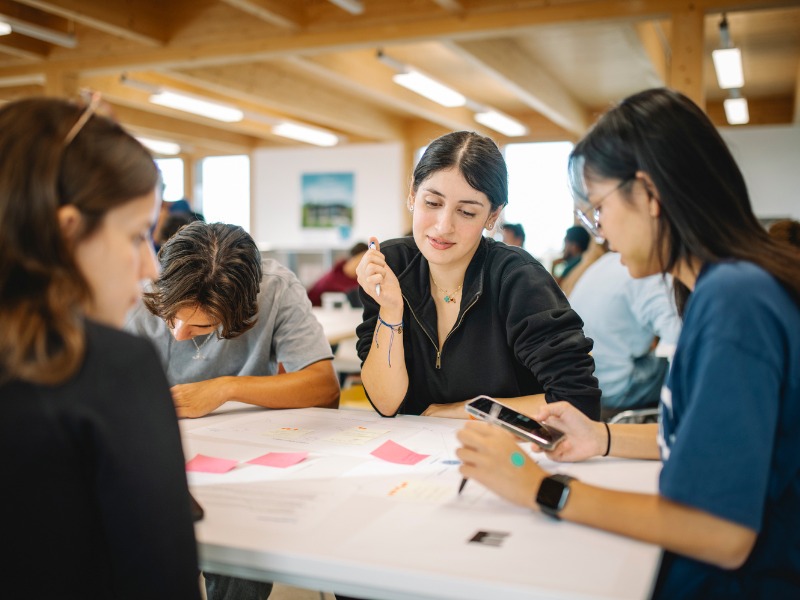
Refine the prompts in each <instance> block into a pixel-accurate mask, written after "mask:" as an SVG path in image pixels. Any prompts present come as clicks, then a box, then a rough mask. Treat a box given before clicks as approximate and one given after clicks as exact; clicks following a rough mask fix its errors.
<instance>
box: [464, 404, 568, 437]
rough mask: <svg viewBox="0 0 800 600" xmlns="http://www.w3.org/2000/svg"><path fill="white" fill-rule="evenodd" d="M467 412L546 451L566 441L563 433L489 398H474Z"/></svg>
mask: <svg viewBox="0 0 800 600" xmlns="http://www.w3.org/2000/svg"><path fill="white" fill-rule="evenodd" d="M498 407H499V409H498ZM466 411H467V413H469V414H470V415H472V416H474V417H477V418H478V419H481V420H483V421H489V422H491V423H494V424H496V425H499V426H500V427H502V428H503V429H506V430H507V431H510V432H511V433H513V434H514V435H517V436H519V437H521V438H523V439H526V440H529V441H531V442H533V443H535V444H537V445H538V446H540V447H541V448H543V449H544V450H552V449H553V448H555V447H556V446H557V445H558V443H559V442H560V441H561V440H562V439H564V433H563V432H562V431H559V430H558V429H553V428H552V427H548V426H547V425H543V424H542V423H539V422H538V421H534V420H533V419H531V418H530V417H528V416H527V415H523V414H522V413H521V412H518V411H516V410H514V409H513V408H511V407H508V406H506V405H505V404H502V403H500V402H498V401H497V400H495V399H494V398H490V397H489V396H477V397H475V398H473V399H472V400H470V401H469V402H467V406H466Z"/></svg>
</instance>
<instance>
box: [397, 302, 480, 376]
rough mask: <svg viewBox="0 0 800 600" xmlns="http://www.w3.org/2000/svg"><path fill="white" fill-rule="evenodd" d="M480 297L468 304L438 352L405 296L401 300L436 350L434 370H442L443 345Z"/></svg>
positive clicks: (437, 347)
mask: <svg viewBox="0 0 800 600" xmlns="http://www.w3.org/2000/svg"><path fill="white" fill-rule="evenodd" d="M480 297H481V295H480V294H478V295H477V296H475V299H474V300H473V301H472V302H471V303H470V305H469V306H467V308H465V309H464V312H463V313H461V318H460V319H459V320H458V323H456V324H455V325H454V326H453V328H452V329H451V330H450V332H449V333H448V334H447V336H446V337H445V338H444V341H443V342H442V349H441V350H439V346H437V345H436V342H434V341H433V338H432V337H431V336H430V335H428V332H427V331H426V329H425V328H424V327H423V326H422V323H420V320H419V319H418V318H417V315H416V313H414V309H413V308H411V303H410V302H408V300H406V298H405V296H403V299H404V300H406V304H408V310H410V311H411V316H412V317H414V320H415V321H416V322H417V325H419V328H420V329H422V331H423V332H425V336H426V337H427V338H428V339H429V340H430V341H431V344H433V347H434V348H435V349H436V369H437V370H439V369H441V368H442V352H444V345H445V344H446V343H447V340H448V339H450V336H451V335H452V334H453V332H454V331H455V330H456V329H458V328H459V327H460V326H461V323H463V322H464V317H466V316H467V311H469V309H471V308H472V307H473V306H475V303H476V302H477V301H478V299H479V298H480Z"/></svg>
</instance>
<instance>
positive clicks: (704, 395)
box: [458, 89, 800, 599]
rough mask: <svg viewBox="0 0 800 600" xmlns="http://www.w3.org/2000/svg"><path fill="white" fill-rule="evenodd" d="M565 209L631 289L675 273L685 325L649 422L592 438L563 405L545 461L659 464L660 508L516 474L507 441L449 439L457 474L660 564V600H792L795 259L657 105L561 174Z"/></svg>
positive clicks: (530, 468)
mask: <svg viewBox="0 0 800 600" xmlns="http://www.w3.org/2000/svg"><path fill="white" fill-rule="evenodd" d="M570 168H571V176H572V182H573V186H574V189H575V197H576V200H575V201H576V207H577V208H578V209H579V211H580V213H581V214H582V215H583V216H584V217H585V219H584V222H585V223H586V225H587V227H588V228H589V229H590V230H591V231H592V233H593V234H595V235H596V236H601V237H604V238H606V239H607V240H608V242H609V243H610V245H611V248H612V249H613V250H616V251H617V252H619V253H620V254H621V256H622V260H623V262H624V264H625V265H626V266H627V267H628V270H629V271H630V273H631V275H632V276H634V277H645V276H647V275H652V274H656V273H671V274H672V275H673V277H674V281H675V284H674V285H675V295H676V300H677V304H678V308H679V311H681V313H682V315H683V319H684V324H683V329H682V332H681V336H680V339H679V342H678V346H677V350H676V353H675V356H674V360H673V364H672V369H671V372H670V375H669V378H668V381H667V386H666V388H665V390H664V392H663V394H662V403H661V423H660V428H659V426H657V425H612V426H611V427H610V429H608V428H606V427H605V426H604V425H603V424H600V423H592V422H591V421H589V420H587V419H586V418H584V416H583V415H581V414H580V413H578V412H577V411H575V410H574V409H573V408H572V407H570V406H569V405H567V404H564V403H556V404H551V405H548V406H546V407H543V408H542V409H541V410H540V411H539V413H538V415H536V418H537V419H539V420H542V421H546V422H547V423H548V424H550V425H553V426H555V427H557V428H559V429H561V430H563V431H565V432H566V434H567V436H566V439H565V441H564V442H563V443H562V444H561V445H560V446H559V447H557V449H556V450H555V451H554V452H552V453H550V456H551V458H554V459H556V460H562V461H576V460H583V459H587V458H589V457H591V456H596V455H602V454H606V453H609V451H610V454H611V455H613V456H619V457H628V458H653V459H655V458H659V456H660V458H661V460H662V462H663V467H662V470H661V475H660V481H659V493H658V495H656V496H647V495H642V494H631V493H625V492H617V491H610V490H603V489H600V488H597V487H594V486H590V485H586V484H583V483H581V482H579V481H577V480H570V478H569V477H566V476H564V475H556V476H550V475H549V474H548V473H546V472H545V471H543V470H542V469H541V468H539V467H538V466H537V464H536V463H535V462H534V461H532V460H527V461H525V464H524V465H523V466H522V467H521V468H517V467H513V466H512V465H511V462H510V461H509V456H510V454H511V453H512V452H514V451H515V450H516V449H517V448H518V447H517V444H516V443H515V441H514V440H513V439H512V438H511V437H510V436H509V435H506V434H504V433H503V432H501V431H499V430H495V429H494V428H491V427H488V426H485V424H481V423H476V424H468V425H467V426H466V427H465V429H463V430H462V431H461V432H460V433H459V439H460V440H461V442H462V443H463V448H461V449H460V450H459V452H458V454H459V457H460V458H461V459H462V460H463V461H464V465H463V467H462V473H463V474H464V476H465V477H470V478H474V479H477V480H479V481H481V482H482V483H484V484H485V485H487V486H488V487H489V488H491V489H492V490H494V491H495V492H497V493H498V494H500V495H501V496H503V497H505V498H507V499H508V500H510V501H512V502H514V503H517V504H520V505H523V506H529V507H531V508H534V507H538V508H539V509H541V510H542V511H544V512H546V513H548V514H551V515H555V516H559V517H561V518H563V519H566V520H570V521H575V522H577V523H581V524H584V525H588V526H592V527H597V528H600V529H605V530H608V531H611V532H614V533H618V534H621V535H626V536H630V537H633V538H636V539H640V540H644V541H647V542H650V543H654V544H658V545H660V546H662V547H663V548H664V549H665V551H666V552H665V555H664V559H663V561H662V564H661V570H660V573H659V577H658V581H657V582H656V588H655V597H658V598H728V599H729V598H789V597H792V598H795V597H798V595H799V594H800V547H798V540H799V539H800V512H798V510H797V507H798V506H800V335H799V334H800V254H798V251H797V249H795V248H792V247H791V246H789V245H782V244H780V243H777V242H775V241H773V240H771V239H770V238H769V236H768V235H767V232H766V231H765V230H764V229H763V228H762V227H761V225H760V224H759V222H758V220H757V219H756V217H755V216H754V214H753V211H752V209H751V206H750V200H749V198H748V194H747V189H746V187H745V182H744V178H743V177H742V174H741V172H740V171H739V168H738V167H737V165H736V163H735V162H734V159H733V157H732V156H731V154H730V152H729V151H728V148H727V147H726V145H725V143H724V142H723V140H722V139H721V138H720V136H719V134H718V133H717V131H716V129H715V128H714V126H713V125H712V123H711V122H710V121H709V119H708V118H707V117H706V116H705V115H704V114H703V112H702V111H701V110H700V109H699V108H698V107H697V106H695V105H694V104H693V103H692V102H691V101H690V100H688V99H687V98H686V97H684V96H682V95H680V94H678V93H676V92H673V91H669V90H664V89H659V90H650V91H647V92H642V93H640V94H637V95H634V96H631V97H630V98H628V99H626V100H624V101H623V102H622V103H621V104H620V105H619V106H617V107H616V108H614V109H612V110H611V111H610V112H608V113H607V114H606V115H605V116H604V117H602V118H601V119H600V121H599V122H598V123H597V125H595V127H594V128H593V129H592V131H590V132H589V134H587V136H586V137H585V138H584V139H583V140H582V141H581V142H580V143H579V144H578V145H577V146H576V147H575V149H574V150H573V153H572V155H571V158H570Z"/></svg>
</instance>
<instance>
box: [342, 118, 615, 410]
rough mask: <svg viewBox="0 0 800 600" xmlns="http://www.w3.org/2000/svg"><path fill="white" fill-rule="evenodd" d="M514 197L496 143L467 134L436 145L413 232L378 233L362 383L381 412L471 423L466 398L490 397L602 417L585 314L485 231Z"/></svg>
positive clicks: (421, 168)
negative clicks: (388, 236) (384, 236)
mask: <svg viewBox="0 0 800 600" xmlns="http://www.w3.org/2000/svg"><path fill="white" fill-rule="evenodd" d="M507 202H508V176H507V170H506V164H505V161H504V159H503V155H502V154H501V153H500V150H499V149H498V148H497V145H496V144H495V143H494V142H493V141H492V140H491V139H489V138H487V137H484V136H481V135H478V134H477V133H473V132H467V131H460V132H454V133H449V134H447V135H444V136H442V137H440V138H438V139H436V140H434V141H433V142H431V143H430V145H429V146H428V148H427V149H426V150H425V153H424V154H423V156H422V158H421V159H420V161H419V163H418V164H417V166H416V168H415V169H414V176H413V182H412V185H411V190H410V191H409V197H408V210H409V211H411V212H412V215H413V216H412V219H413V236H410V237H405V238H400V239H396V240H390V241H387V242H385V243H383V244H380V245H377V240H375V239H374V238H373V240H372V241H373V242H374V243H375V247H374V248H373V249H371V250H369V251H367V253H366V254H365V256H364V258H363V259H362V260H361V263H360V265H359V267H358V269H357V270H356V272H357V274H358V281H359V284H360V285H361V294H362V300H363V303H364V322H363V323H362V324H361V325H360V326H359V327H358V329H357V333H358V337H359V340H358V352H359V355H360V356H361V358H362V359H364V366H363V368H362V371H361V378H362V380H363V382H364V388H365V390H366V391H367V393H368V395H369V399H370V401H371V402H372V404H373V406H374V407H375V408H376V409H377V410H378V412H380V413H381V414H383V415H387V416H391V415H395V414H397V413H398V412H399V413H403V414H424V415H430V416H440V417H454V418H466V417H467V413H466V411H465V410H464V405H465V403H466V401H468V400H470V399H472V398H473V397H475V396H477V395H479V394H486V395H490V396H494V397H496V398H498V399H501V398H502V399H504V401H505V402H506V403H507V404H510V405H512V406H514V407H515V408H518V409H520V410H523V411H531V410H535V408H536V407H537V406H538V405H539V404H543V403H544V402H545V401H547V402H554V401H556V400H566V401H568V402H571V403H572V404H574V405H575V406H577V407H578V408H579V409H580V410H581V411H583V412H584V413H586V414H588V415H589V416H591V417H592V418H599V416H600V402H599V398H600V391H599V390H598V389H597V380H596V379H595V378H594V376H593V375H592V371H593V370H594V361H593V360H592V357H591V356H590V355H589V352H590V351H591V347H592V346H591V340H588V339H587V338H586V337H585V336H584V335H583V330H582V328H581V327H582V325H583V323H582V322H581V320H580V318H579V317H578V315H577V314H576V313H575V311H573V310H572V309H571V308H570V306H569V304H568V303H567V300H566V298H565V297H564V294H563V293H562V292H561V290H560V289H559V288H558V286H557V285H556V283H555V281H554V280H553V278H552V277H551V276H550V274H549V273H548V272H547V271H546V270H545V269H544V267H542V265H541V264H539V263H538V262H537V261H536V260H535V259H533V258H532V257H531V256H530V254H528V253H527V252H525V251H524V250H522V249H521V248H516V247H512V246H506V245H505V244H502V243H499V242H495V241H494V240H492V239H487V238H485V237H484V236H483V231H484V229H486V230H489V231H491V230H492V229H493V227H494V224H495V223H496V222H497V218H498V216H499V214H500V211H502V209H503V207H504V206H505V205H506V204H507ZM379 290H380V292H379Z"/></svg>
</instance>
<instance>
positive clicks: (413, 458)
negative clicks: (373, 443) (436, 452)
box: [370, 440, 430, 465]
mask: <svg viewBox="0 0 800 600" xmlns="http://www.w3.org/2000/svg"><path fill="white" fill-rule="evenodd" d="M370 454H372V456H376V457H378V458H380V459H381V460H385V461H387V462H390V463H395V464H398V465H415V464H417V463H418V462H419V461H421V460H423V459H425V458H428V456H430V455H429V454H417V453H416V452H413V451H412V450H409V449H408V448H406V447H404V446H401V445H400V444H398V443H396V442H393V441H392V440H389V441H387V442H384V443H383V444H381V445H380V446H378V447H377V448H375V450H373V451H372V452H370Z"/></svg>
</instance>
